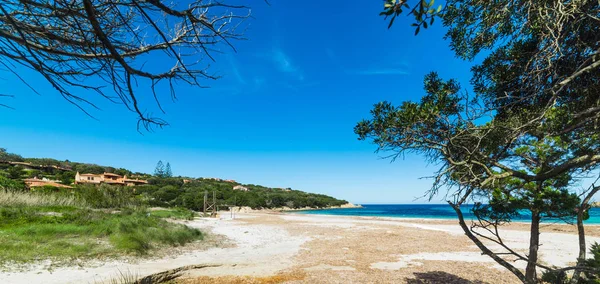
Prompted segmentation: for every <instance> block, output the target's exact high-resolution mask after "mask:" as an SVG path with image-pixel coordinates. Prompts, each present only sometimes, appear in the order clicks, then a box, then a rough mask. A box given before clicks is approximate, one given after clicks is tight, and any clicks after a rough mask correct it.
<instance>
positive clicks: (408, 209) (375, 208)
mask: <svg viewBox="0 0 600 284" xmlns="http://www.w3.org/2000/svg"><path fill="white" fill-rule="evenodd" d="M362 206H363V208H344V209H324V210H304V211H298V213H304V214H324V215H345V216H369V217H399V218H419V219H457V218H456V213H455V212H454V210H453V209H452V208H451V207H450V206H449V205H447V204H367V205H362ZM471 208H472V207H471V206H464V205H463V206H462V211H463V215H464V216H465V219H471V218H472V217H473V214H472V213H471ZM529 219H530V216H529V215H528V214H527V213H526V212H523V213H522V214H521V216H519V217H518V218H516V219H515V220H514V221H517V222H528V221H529ZM574 221H575V220H573V222H574ZM544 222H548V223H549V222H552V223H564V221H560V220H545V221H544ZM585 223H586V224H600V208H592V209H590V218H589V219H588V220H586V221H585Z"/></svg>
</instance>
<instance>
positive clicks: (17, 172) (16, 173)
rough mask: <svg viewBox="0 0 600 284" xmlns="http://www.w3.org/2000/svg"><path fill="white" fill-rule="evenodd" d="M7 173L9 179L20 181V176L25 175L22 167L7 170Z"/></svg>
mask: <svg viewBox="0 0 600 284" xmlns="http://www.w3.org/2000/svg"><path fill="white" fill-rule="evenodd" d="M7 172H8V177H9V178H11V179H20V178H21V176H22V175H23V174H24V173H25V172H24V171H23V167H22V166H14V167H10V168H8V170H7Z"/></svg>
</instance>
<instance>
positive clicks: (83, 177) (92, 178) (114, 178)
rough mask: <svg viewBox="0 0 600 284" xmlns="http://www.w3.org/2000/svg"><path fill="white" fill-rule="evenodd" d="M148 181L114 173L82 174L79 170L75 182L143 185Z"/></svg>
mask: <svg viewBox="0 0 600 284" xmlns="http://www.w3.org/2000/svg"><path fill="white" fill-rule="evenodd" d="M147 183H148V181H146V180H141V179H137V178H136V179H131V178H127V176H124V177H123V176H120V175H118V174H113V173H103V174H99V175H97V174H80V173H79V172H77V174H76V175H75V184H111V185H126V186H134V185H143V184H147Z"/></svg>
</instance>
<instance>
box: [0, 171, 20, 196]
mask: <svg viewBox="0 0 600 284" xmlns="http://www.w3.org/2000/svg"><path fill="white" fill-rule="evenodd" d="M24 190H25V184H24V183H23V182H22V181H17V180H12V179H9V178H7V177H4V176H2V175H0V192H15V191H17V192H18V191H24Z"/></svg>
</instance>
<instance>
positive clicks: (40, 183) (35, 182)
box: [23, 178, 73, 188]
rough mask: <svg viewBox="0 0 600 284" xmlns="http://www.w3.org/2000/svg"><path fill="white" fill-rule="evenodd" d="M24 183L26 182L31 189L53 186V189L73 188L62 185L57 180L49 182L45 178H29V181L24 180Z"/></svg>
mask: <svg viewBox="0 0 600 284" xmlns="http://www.w3.org/2000/svg"><path fill="white" fill-rule="evenodd" d="M23 182H25V184H26V185H27V187H29V188H34V187H44V186H53V187H58V188H73V187H70V186H68V185H64V184H60V183H59V181H57V180H49V179H47V178H43V179H38V178H28V179H25V180H23Z"/></svg>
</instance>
